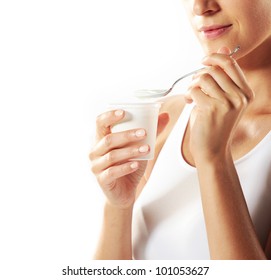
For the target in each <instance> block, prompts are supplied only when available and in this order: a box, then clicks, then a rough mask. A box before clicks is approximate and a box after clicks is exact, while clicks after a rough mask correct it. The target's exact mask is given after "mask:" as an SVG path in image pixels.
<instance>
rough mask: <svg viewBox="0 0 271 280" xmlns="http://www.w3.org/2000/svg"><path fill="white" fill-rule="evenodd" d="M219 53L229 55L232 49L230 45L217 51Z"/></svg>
mask: <svg viewBox="0 0 271 280" xmlns="http://www.w3.org/2000/svg"><path fill="white" fill-rule="evenodd" d="M217 53H221V54H227V55H229V54H230V53H231V50H230V48H228V47H222V48H220V49H219V50H218V51H217Z"/></svg>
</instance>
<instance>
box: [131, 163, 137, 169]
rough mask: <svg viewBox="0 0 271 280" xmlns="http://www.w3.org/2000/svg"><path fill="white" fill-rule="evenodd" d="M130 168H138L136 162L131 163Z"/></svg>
mask: <svg viewBox="0 0 271 280" xmlns="http://www.w3.org/2000/svg"><path fill="white" fill-rule="evenodd" d="M130 167H131V168H132V169H136V168H137V167H138V163H137V162H133V163H131V165H130Z"/></svg>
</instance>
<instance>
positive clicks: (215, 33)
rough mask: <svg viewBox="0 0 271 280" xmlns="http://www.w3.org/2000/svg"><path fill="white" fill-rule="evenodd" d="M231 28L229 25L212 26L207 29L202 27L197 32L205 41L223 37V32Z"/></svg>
mask: <svg viewBox="0 0 271 280" xmlns="http://www.w3.org/2000/svg"><path fill="white" fill-rule="evenodd" d="M231 27H232V25H231V24H229V25H214V26H209V27H207V26H206V27H202V28H200V29H199V31H200V32H201V33H202V34H203V36H204V37H205V38H207V39H216V38H218V37H220V36H221V35H223V34H224V33H225V32H227V31H228V30H230V28H231Z"/></svg>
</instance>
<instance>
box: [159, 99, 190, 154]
mask: <svg viewBox="0 0 271 280" xmlns="http://www.w3.org/2000/svg"><path fill="white" fill-rule="evenodd" d="M185 104H186V103H185V100H184V96H183V95H174V96H169V97H168V98H167V99H165V100H164V102H163V103H162V105H161V109H160V113H167V114H168V116H169V123H168V124H167V126H166V128H165V129H164V130H163V132H162V133H161V134H160V135H159V136H158V138H157V144H156V151H160V149H161V148H162V146H163V144H164V142H165V141H166V139H167V137H168V135H169V134H170V132H171V130H172V128H173V127H174V125H175V123H176V122H177V120H178V118H179V116H180V114H181V112H182V110H183V108H184V106H185Z"/></svg>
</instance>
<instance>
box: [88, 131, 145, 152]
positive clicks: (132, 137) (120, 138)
mask: <svg viewBox="0 0 271 280" xmlns="http://www.w3.org/2000/svg"><path fill="white" fill-rule="evenodd" d="M145 137H146V131H145V130H144V129H133V130H127V131H122V132H117V133H109V134H107V135H105V136H104V137H103V138H102V139H101V140H100V141H99V142H98V143H97V145H96V146H95V151H92V154H93V157H98V156H103V155H104V154H106V153H108V152H109V151H111V150H113V149H117V148H120V147H125V146H126V145H129V144H131V143H133V142H137V141H141V140H143V139H144V138H145Z"/></svg>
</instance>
